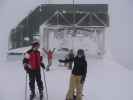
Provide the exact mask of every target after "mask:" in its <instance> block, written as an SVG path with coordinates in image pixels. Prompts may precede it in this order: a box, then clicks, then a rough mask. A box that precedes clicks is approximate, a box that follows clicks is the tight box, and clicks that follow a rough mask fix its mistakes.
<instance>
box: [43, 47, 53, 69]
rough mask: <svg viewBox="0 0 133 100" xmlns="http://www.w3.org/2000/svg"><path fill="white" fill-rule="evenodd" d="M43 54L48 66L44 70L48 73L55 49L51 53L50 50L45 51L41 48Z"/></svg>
mask: <svg viewBox="0 0 133 100" xmlns="http://www.w3.org/2000/svg"><path fill="white" fill-rule="evenodd" d="M43 50H44V52H45V53H46V54H47V59H48V65H47V68H46V70H47V71H49V70H50V69H49V68H50V66H51V65H52V60H53V53H54V51H55V48H54V49H53V50H52V51H51V50H48V51H47V50H46V49H45V48H43Z"/></svg>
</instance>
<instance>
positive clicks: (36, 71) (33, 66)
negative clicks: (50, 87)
mask: <svg viewBox="0 0 133 100" xmlns="http://www.w3.org/2000/svg"><path fill="white" fill-rule="evenodd" d="M39 46H40V44H39V42H33V43H32V48H31V49H30V50H28V51H27V52H26V53H25V54H24V59H23V65H24V69H25V71H26V72H27V73H28V74H29V87H30V90H31V94H30V99H31V100H32V99H33V98H34V97H35V80H36V82H37V85H38V89H39V93H40V98H42V97H43V82H42V80H41V72H40V68H41V67H40V66H42V67H43V68H45V66H44V63H43V62H42V56H41V54H40V51H39V50H38V49H39Z"/></svg>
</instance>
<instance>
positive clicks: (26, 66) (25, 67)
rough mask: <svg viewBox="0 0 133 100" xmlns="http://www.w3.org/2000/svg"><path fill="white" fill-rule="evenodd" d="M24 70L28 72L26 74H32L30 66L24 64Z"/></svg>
mask: <svg viewBox="0 0 133 100" xmlns="http://www.w3.org/2000/svg"><path fill="white" fill-rule="evenodd" d="M24 70H25V71H26V73H29V72H30V69H29V66H28V64H24Z"/></svg>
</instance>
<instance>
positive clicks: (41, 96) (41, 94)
mask: <svg viewBox="0 0 133 100" xmlns="http://www.w3.org/2000/svg"><path fill="white" fill-rule="evenodd" d="M40 100H43V91H42V90H41V91H40Z"/></svg>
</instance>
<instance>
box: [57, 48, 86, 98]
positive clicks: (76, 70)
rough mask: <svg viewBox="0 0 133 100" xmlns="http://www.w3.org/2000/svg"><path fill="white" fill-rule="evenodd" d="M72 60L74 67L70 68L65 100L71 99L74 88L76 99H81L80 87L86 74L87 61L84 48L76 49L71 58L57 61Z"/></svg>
mask: <svg viewBox="0 0 133 100" xmlns="http://www.w3.org/2000/svg"><path fill="white" fill-rule="evenodd" d="M70 61H73V62H74V67H73V69H72V75H71V77H70V83H69V89H68V92H67V96H66V100H73V98H74V97H75V96H74V95H75V89H76V100H82V90H83V89H82V88H83V83H84V81H85V78H86V74H87V61H86V58H85V54H84V50H83V49H79V50H78V51H77V55H76V57H74V58H73V59H71V60H64V61H63V60H59V62H64V63H66V62H70Z"/></svg>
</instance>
